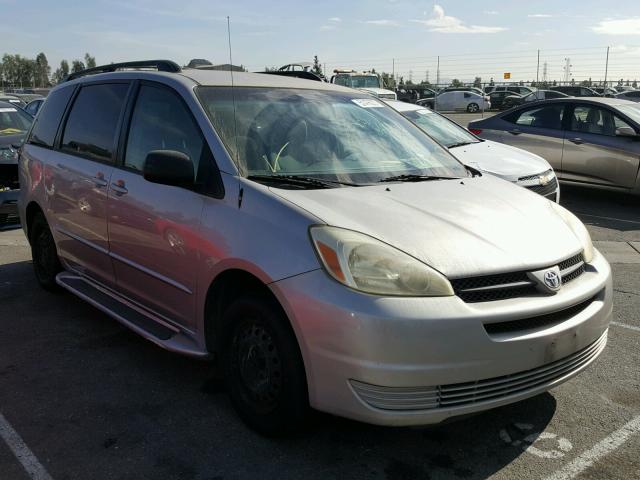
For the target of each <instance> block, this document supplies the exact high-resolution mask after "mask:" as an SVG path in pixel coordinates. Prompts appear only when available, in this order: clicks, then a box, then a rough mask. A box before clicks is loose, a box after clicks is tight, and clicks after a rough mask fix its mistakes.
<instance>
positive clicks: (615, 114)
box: [469, 97, 640, 195]
mask: <svg viewBox="0 0 640 480" xmlns="http://www.w3.org/2000/svg"><path fill="white" fill-rule="evenodd" d="M469 130H470V131H471V132H472V133H474V134H475V135H478V136H479V137H481V138H486V139H488V140H494V141H497V142H502V143H505V144H508V145H513V146H514V147H519V148H522V149H524V150H528V151H530V152H532V153H535V154H537V155H540V156H541V157H543V158H544V159H545V160H547V161H548V162H549V163H550V164H551V166H552V167H553V169H554V170H555V171H556V174H557V175H558V178H559V179H560V181H562V182H565V183H579V184H583V185H589V186H598V187H605V188H609V189H616V190H620V191H626V192H628V193H633V194H636V195H638V194H640V104H638V103H634V102H629V101H627V100H619V99H617V98H572V97H570V98H562V99H555V100H544V101H539V102H531V103H527V104H525V105H522V106H520V107H516V108H515V109H512V110H509V111H507V112H504V113H499V114H497V115H494V116H492V117H489V118H485V119H482V120H476V121H474V122H471V123H469Z"/></svg>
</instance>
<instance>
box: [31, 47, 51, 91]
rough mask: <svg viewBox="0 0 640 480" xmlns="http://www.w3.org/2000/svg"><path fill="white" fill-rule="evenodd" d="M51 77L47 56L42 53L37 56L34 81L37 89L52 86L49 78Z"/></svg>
mask: <svg viewBox="0 0 640 480" xmlns="http://www.w3.org/2000/svg"><path fill="white" fill-rule="evenodd" d="M50 75H51V67H50V66H49V61H48V60H47V56H46V55H45V54H44V53H43V52H40V53H39V54H38V55H36V60H35V71H34V77H35V78H34V80H35V86H36V87H48V86H49V85H50V82H49V76H50Z"/></svg>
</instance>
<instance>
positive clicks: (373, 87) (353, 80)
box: [331, 69, 398, 100]
mask: <svg viewBox="0 0 640 480" xmlns="http://www.w3.org/2000/svg"><path fill="white" fill-rule="evenodd" d="M333 73H334V74H333V76H332V77H331V83H335V84H336V85H342V86H343V87H349V88H357V89H358V90H362V91H365V92H367V93H370V94H372V95H375V96H376V97H378V98H386V99H392V100H396V99H397V98H398V97H397V96H396V92H394V91H393V90H388V89H387V88H385V85H384V81H383V80H382V77H381V76H380V75H379V74H377V73H375V72H358V71H356V70H346V69H336V70H334V71H333Z"/></svg>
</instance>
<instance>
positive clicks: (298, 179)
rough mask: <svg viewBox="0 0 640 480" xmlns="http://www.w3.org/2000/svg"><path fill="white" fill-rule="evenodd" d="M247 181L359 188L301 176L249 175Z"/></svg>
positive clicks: (334, 181)
mask: <svg viewBox="0 0 640 480" xmlns="http://www.w3.org/2000/svg"><path fill="white" fill-rule="evenodd" d="M247 178H248V179H249V180H255V181H258V182H273V183H280V184H285V185H296V186H301V187H318V188H331V187H335V186H336V185H346V186H349V187H359V186H361V185H359V184H357V183H350V182H340V181H338V180H325V179H321V178H315V177H304V176H301V175H249V176H248V177H247Z"/></svg>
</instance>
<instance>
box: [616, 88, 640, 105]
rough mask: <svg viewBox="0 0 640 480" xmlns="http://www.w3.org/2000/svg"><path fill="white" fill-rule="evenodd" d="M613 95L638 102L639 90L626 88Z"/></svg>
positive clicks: (639, 97) (639, 98)
mask: <svg viewBox="0 0 640 480" xmlns="http://www.w3.org/2000/svg"><path fill="white" fill-rule="evenodd" d="M614 97H615V98H618V99H620V100H629V101H630V102H640V90H627V91H625V92H622V93H618V94H616V95H614Z"/></svg>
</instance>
